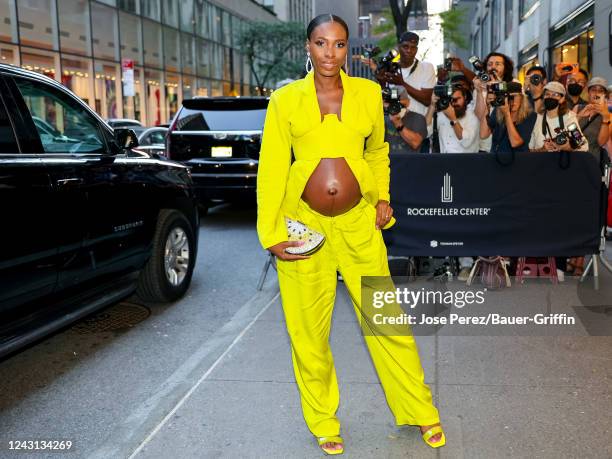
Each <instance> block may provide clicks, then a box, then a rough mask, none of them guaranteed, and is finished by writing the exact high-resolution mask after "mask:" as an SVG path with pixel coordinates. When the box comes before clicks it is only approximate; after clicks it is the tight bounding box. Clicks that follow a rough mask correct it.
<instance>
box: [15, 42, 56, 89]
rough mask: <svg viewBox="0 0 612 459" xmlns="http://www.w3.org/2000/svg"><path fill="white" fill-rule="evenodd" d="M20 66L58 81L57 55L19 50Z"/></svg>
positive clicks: (39, 51)
mask: <svg viewBox="0 0 612 459" xmlns="http://www.w3.org/2000/svg"><path fill="white" fill-rule="evenodd" d="M21 66H22V67H23V68H24V69H27V70H32V71H34V72H38V73H42V74H43V75H47V76H48V77H49V78H53V79H55V80H58V81H60V76H59V73H58V72H59V68H60V60H59V53H54V52H52V51H43V50H41V49H32V48H21Z"/></svg>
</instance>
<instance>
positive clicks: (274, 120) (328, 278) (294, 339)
mask: <svg viewBox="0 0 612 459" xmlns="http://www.w3.org/2000/svg"><path fill="white" fill-rule="evenodd" d="M341 78H342V85H343V89H344V95H343V99H342V109H341V114H340V118H338V117H337V116H336V115H326V116H325V117H324V119H323V121H321V114H320V109H319V104H318V100H317V94H316V90H315V85H314V76H313V74H312V73H309V74H308V75H307V76H306V78H304V79H303V80H298V81H295V82H293V83H291V84H289V85H287V86H284V87H283V88H281V89H279V90H277V91H275V92H274V93H273V94H272V97H271V98H270V104H269V106H268V112H267V115H266V122H265V127H264V133H263V140H262V148H261V153H260V160H259V171H258V176H257V203H258V215H257V232H258V235H259V239H260V242H261V244H262V246H263V247H264V248H269V247H271V246H273V245H275V244H278V243H279V242H283V241H286V240H287V231H286V226H285V221H284V217H285V216H288V217H291V218H293V219H296V220H299V221H301V222H302V223H304V224H306V225H307V226H309V227H311V228H312V229H314V230H316V231H319V232H321V233H322V234H324V235H325V237H326V241H325V243H324V245H323V247H322V248H321V249H320V250H319V251H318V252H316V253H315V254H313V255H312V256H311V257H310V258H309V259H307V260H299V261H282V260H278V261H277V267H278V278H279V285H280V290H281V296H282V301H283V310H284V313H285V320H286V323H287V331H288V333H289V337H290V339H291V348H292V358H293V367H294V371H295V378H296V381H297V384H298V387H299V390H300V396H301V402H302V409H303V413H304V418H305V420H306V423H307V425H308V427H309V429H310V431H311V432H312V433H313V434H314V435H315V436H317V437H326V436H335V435H338V434H339V430H340V423H339V421H338V419H337V418H336V416H335V412H336V410H337V408H338V403H339V392H338V384H337V380H336V372H335V368H334V364H333V358H332V354H331V350H330V348H329V332H330V326H331V316H332V310H333V305H334V300H335V295H336V282H337V274H336V271H339V272H340V273H341V274H342V277H343V279H344V282H345V285H346V287H347V289H348V291H349V294H350V296H351V298H352V301H353V305H354V308H355V312H356V314H357V316H358V317H359V316H360V315H361V314H362V311H361V276H389V267H388V263H387V252H386V248H385V245H384V242H383V239H382V234H381V231H380V230H376V229H375V221H376V209H375V205H376V203H377V202H378V200H381V199H382V200H387V201H388V200H389V176H390V174H389V146H388V144H387V143H386V142H385V141H384V135H385V127H384V114H383V107H382V97H381V93H380V86H379V85H378V84H376V83H374V82H372V81H369V80H365V79H362V78H353V77H349V76H347V75H346V74H345V73H344V72H342V71H341ZM292 152H293V155H294V158H295V161H294V162H293V163H292V158H291V156H292ZM337 157H344V158H345V159H346V161H347V163H348V165H349V166H350V168H351V170H352V172H353V174H354V176H355V178H356V179H357V181H358V182H359V187H360V190H361V194H362V200H361V201H360V203H359V204H358V205H357V206H355V207H354V208H352V209H351V210H349V211H348V212H346V213H344V214H342V215H339V216H337V217H327V216H324V215H321V214H319V213H317V212H315V211H314V210H313V209H311V208H310V207H309V206H308V205H307V204H306V203H305V202H304V201H303V200H301V196H302V192H303V190H304V187H305V185H306V182H307V181H308V178H309V177H310V175H311V174H312V172H313V171H314V170H315V168H316V167H317V165H318V163H319V160H320V159H321V158H337ZM394 222H395V220H394V219H392V220H391V221H390V222H389V224H388V225H387V226H386V228H388V227H390V226H391V225H393V223H394ZM365 340H366V344H367V346H368V349H369V351H370V354H371V356H372V361H373V362H374V365H375V367H376V371H377V373H378V376H379V378H380V380H381V383H382V385H383V388H384V391H385V395H386V398H387V402H388V404H389V406H390V408H391V410H392V412H393V414H394V415H395V419H396V423H397V424H398V425H401V424H414V425H430V424H435V423H437V422H439V416H438V411H437V410H436V408H435V407H434V406H433V404H432V398H431V392H430V390H429V387H428V386H427V385H426V384H425V383H424V375H423V369H422V367H421V363H420V360H419V356H418V351H417V347H416V343H415V341H414V338H413V337H412V336H365Z"/></svg>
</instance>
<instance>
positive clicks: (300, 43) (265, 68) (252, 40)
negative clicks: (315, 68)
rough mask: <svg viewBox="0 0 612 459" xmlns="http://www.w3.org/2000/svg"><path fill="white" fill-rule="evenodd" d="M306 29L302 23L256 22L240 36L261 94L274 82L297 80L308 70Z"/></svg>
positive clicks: (239, 44)
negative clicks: (305, 68) (305, 58)
mask: <svg viewBox="0 0 612 459" xmlns="http://www.w3.org/2000/svg"><path fill="white" fill-rule="evenodd" d="M305 42H306V30H305V28H304V25H303V24H302V23H299V22H274V23H269V22H252V23H250V24H249V25H248V26H247V27H246V28H245V29H243V30H242V31H241V32H240V33H239V35H238V47H239V49H240V50H241V53H242V54H243V55H244V56H246V58H247V62H248V64H249V69H250V70H251V72H252V74H253V76H254V77H255V82H256V83H257V87H258V88H259V94H260V95H263V91H264V87H266V86H267V85H268V84H270V83H274V82H276V81H279V80H282V79H285V78H297V77H298V76H299V75H300V73H301V71H302V70H303V69H304V59H303V58H302V56H305V51H304V44H305Z"/></svg>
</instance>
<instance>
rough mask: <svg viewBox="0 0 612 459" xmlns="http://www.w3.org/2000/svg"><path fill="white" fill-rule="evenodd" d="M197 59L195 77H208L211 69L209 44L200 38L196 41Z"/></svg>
mask: <svg viewBox="0 0 612 459" xmlns="http://www.w3.org/2000/svg"><path fill="white" fill-rule="evenodd" d="M197 57H198V64H197V67H196V73H197V75H198V76H202V77H209V76H210V68H211V44H210V43H209V42H207V41H205V40H202V39H201V38H198V39H197Z"/></svg>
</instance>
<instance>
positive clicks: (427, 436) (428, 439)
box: [422, 426, 446, 448]
mask: <svg viewBox="0 0 612 459" xmlns="http://www.w3.org/2000/svg"><path fill="white" fill-rule="evenodd" d="M439 433H441V434H442V435H441V436H440V439H439V440H438V441H436V442H434V441H431V437H433V436H434V435H436V434H439ZM422 437H423V441H424V442H425V443H427V444H428V445H429V446H431V447H432V448H439V447H440V446H444V445H445V444H446V437H445V436H444V431H443V430H442V427H441V426H433V427H432V428H430V429H428V430H426V431H425V432H423V434H422Z"/></svg>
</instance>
